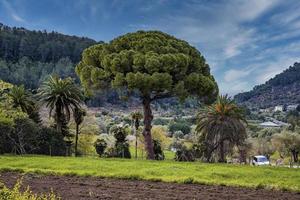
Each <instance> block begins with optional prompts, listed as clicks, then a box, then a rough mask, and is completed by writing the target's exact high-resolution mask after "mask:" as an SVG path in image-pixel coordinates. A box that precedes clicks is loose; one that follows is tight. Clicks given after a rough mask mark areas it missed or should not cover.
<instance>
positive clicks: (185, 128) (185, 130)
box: [169, 122, 191, 135]
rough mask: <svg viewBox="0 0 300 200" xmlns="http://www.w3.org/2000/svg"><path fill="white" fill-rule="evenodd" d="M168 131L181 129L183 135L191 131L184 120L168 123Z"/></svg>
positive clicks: (173, 131) (172, 131)
mask: <svg viewBox="0 0 300 200" xmlns="http://www.w3.org/2000/svg"><path fill="white" fill-rule="evenodd" d="M169 131H170V132H171V133H172V134H174V133H175V132H176V131H181V132H182V133H183V134H184V135H187V134H189V133H190V132H191V127H190V126H189V124H187V123H186V122H173V123H170V124H169Z"/></svg>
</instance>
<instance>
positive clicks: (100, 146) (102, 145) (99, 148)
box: [94, 138, 107, 157]
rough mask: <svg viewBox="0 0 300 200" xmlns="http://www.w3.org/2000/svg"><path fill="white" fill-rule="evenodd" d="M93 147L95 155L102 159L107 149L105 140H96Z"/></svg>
mask: <svg viewBox="0 0 300 200" xmlns="http://www.w3.org/2000/svg"><path fill="white" fill-rule="evenodd" d="M94 146H95V149H96V152H97V154H98V155H99V156H100V157H102V156H103V155H104V151H105V149H106V147H107V143H106V141H105V139H103V138H100V139H97V140H96V142H95V144H94Z"/></svg>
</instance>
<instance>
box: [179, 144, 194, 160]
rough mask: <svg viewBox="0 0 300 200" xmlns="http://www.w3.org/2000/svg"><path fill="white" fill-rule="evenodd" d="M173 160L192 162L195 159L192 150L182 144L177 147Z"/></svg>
mask: <svg viewBox="0 0 300 200" xmlns="http://www.w3.org/2000/svg"><path fill="white" fill-rule="evenodd" d="M175 160H176V161H189V162H193V161H195V156H194V151H193V150H192V149H188V148H187V147H186V146H184V145H183V146H182V147H181V148H180V149H177V151H176V154H175Z"/></svg>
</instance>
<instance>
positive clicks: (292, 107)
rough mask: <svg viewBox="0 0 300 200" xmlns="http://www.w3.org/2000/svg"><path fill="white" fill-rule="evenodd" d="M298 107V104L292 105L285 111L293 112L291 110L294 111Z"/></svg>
mask: <svg viewBox="0 0 300 200" xmlns="http://www.w3.org/2000/svg"><path fill="white" fill-rule="evenodd" d="M297 107H298V104H294V105H288V106H287V108H286V110H287V111H293V110H296V109H297Z"/></svg>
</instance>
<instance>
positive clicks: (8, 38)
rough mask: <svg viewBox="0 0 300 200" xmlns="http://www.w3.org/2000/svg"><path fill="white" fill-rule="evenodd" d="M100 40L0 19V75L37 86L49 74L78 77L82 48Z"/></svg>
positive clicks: (9, 79) (31, 86)
mask: <svg viewBox="0 0 300 200" xmlns="http://www.w3.org/2000/svg"><path fill="white" fill-rule="evenodd" d="M95 43H96V41H94V40H92V39H89V38H85V37H77V36H68V35H64V34H60V33H57V32H51V33H47V32H46V31H30V30H27V29H25V28H16V27H13V28H11V27H8V26H5V25H3V24H1V23H0V79H2V80H4V81H7V82H10V83H13V84H18V85H20V84H23V85H25V87H26V88H30V89H35V88H37V87H38V85H39V84H40V83H41V81H42V80H44V78H45V77H46V76H48V75H49V74H58V75H60V76H62V77H66V76H71V77H74V78H75V77H76V76H75V72H74V67H75V65H76V64H77V62H79V60H80V59H81V53H82V51H83V50H84V49H85V48H87V47H89V46H91V45H93V44H95Z"/></svg>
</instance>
